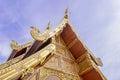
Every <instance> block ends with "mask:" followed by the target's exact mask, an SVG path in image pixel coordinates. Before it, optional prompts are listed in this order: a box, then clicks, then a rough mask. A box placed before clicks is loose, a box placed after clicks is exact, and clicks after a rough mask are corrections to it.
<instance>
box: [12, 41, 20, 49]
mask: <svg viewBox="0 0 120 80" xmlns="http://www.w3.org/2000/svg"><path fill="white" fill-rule="evenodd" d="M17 46H18V43H17V42H16V41H15V40H12V41H11V48H12V49H15V50H17Z"/></svg>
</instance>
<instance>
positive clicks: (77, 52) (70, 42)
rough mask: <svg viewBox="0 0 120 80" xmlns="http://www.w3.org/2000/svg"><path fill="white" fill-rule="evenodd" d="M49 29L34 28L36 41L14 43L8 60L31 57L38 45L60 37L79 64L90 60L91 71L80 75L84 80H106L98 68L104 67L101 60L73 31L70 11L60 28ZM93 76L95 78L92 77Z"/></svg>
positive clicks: (32, 31) (33, 33)
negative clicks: (69, 17)
mask: <svg viewBox="0 0 120 80" xmlns="http://www.w3.org/2000/svg"><path fill="white" fill-rule="evenodd" d="M49 27H50V25H48V28H47V29H46V31H45V32H44V33H40V31H39V30H38V29H37V28H35V27H32V29H31V32H30V33H31V35H32V37H33V38H34V40H33V41H30V42H28V43H26V44H23V45H18V43H17V42H15V41H12V43H11V47H12V49H13V52H12V53H11V55H10V57H9V59H8V60H10V59H13V58H15V57H17V56H19V55H22V54H24V56H25V55H27V57H29V56H31V54H32V53H31V54H29V53H30V50H33V49H34V48H33V47H35V46H36V45H37V44H39V46H37V47H36V48H40V46H41V45H43V44H44V43H45V42H46V41H48V40H49V39H50V38H52V37H54V36H58V35H60V36H61V37H62V39H63V41H64V42H65V44H66V46H67V48H68V49H69V50H70V52H71V53H72V55H73V57H74V58H75V60H76V61H77V62H78V63H79V62H80V61H81V57H82V60H84V59H87V60H88V64H90V69H88V70H87V72H86V73H85V72H81V73H80V75H81V76H82V77H83V79H84V80H88V79H89V80H96V79H97V80H105V77H104V75H103V74H102V73H101V71H100V70H99V69H98V67H97V66H102V62H101V60H100V59H99V58H96V57H95V56H94V55H93V54H92V52H91V51H90V50H89V49H88V48H87V47H86V45H85V44H84V43H83V41H82V40H81V39H80V37H78V36H77V34H76V32H75V31H74V30H73V26H72V25H71V23H70V22H69V20H68V9H67V10H66V14H65V16H64V18H63V20H62V21H61V22H60V24H59V25H58V26H56V28H55V29H53V30H50V28H49ZM39 42H40V43H39ZM36 51H37V49H36ZM33 53H34V52H33ZM28 54H29V55H28ZM27 57H25V58H27ZM25 58H24V59H25ZM86 64H87V63H86ZM93 75H94V77H91V76H93Z"/></svg>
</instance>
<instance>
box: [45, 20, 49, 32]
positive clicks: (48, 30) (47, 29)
mask: <svg viewBox="0 0 120 80" xmlns="http://www.w3.org/2000/svg"><path fill="white" fill-rule="evenodd" d="M46 30H48V31H49V30H50V21H49V22H48V26H47V28H46Z"/></svg>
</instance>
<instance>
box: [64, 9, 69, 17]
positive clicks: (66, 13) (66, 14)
mask: <svg viewBox="0 0 120 80" xmlns="http://www.w3.org/2000/svg"><path fill="white" fill-rule="evenodd" d="M64 18H65V19H68V8H67V9H66V11H65V16H64Z"/></svg>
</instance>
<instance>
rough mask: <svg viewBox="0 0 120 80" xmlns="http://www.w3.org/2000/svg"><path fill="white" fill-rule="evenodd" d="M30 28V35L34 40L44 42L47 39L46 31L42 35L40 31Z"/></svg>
mask: <svg viewBox="0 0 120 80" xmlns="http://www.w3.org/2000/svg"><path fill="white" fill-rule="evenodd" d="M31 28H32V30H31V31H30V33H31V35H32V37H33V38H34V39H35V40H39V41H44V40H46V39H48V37H49V33H48V32H49V31H48V30H46V31H45V32H44V33H40V31H39V30H38V29H37V28H35V27H31Z"/></svg>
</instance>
